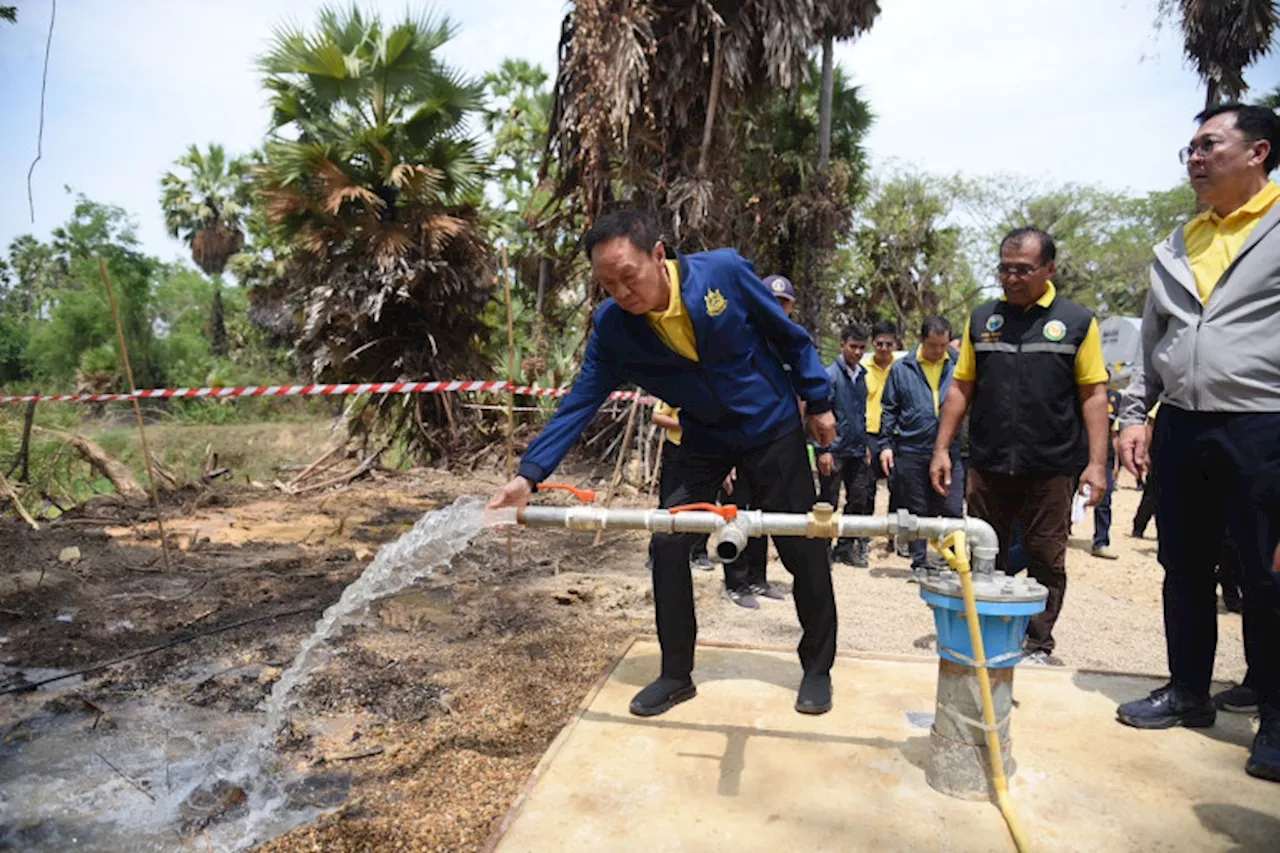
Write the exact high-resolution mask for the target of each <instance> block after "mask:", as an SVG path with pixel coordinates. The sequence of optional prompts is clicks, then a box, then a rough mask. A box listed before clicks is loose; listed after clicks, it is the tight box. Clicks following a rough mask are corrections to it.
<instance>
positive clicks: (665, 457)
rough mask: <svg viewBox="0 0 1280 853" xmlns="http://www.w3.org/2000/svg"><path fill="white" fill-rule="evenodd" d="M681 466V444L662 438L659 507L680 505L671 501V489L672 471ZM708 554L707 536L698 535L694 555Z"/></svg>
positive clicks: (651, 545)
mask: <svg viewBox="0 0 1280 853" xmlns="http://www.w3.org/2000/svg"><path fill="white" fill-rule="evenodd" d="M679 467H680V445H678V444H673V443H672V442H670V441H668V440H667V439H665V438H664V439H663V440H662V467H661V468H659V469H658V508H659V509H667V508H668V507H673V506H679V504H673V503H671V490H672V489H673V488H675V484H676V481H675V480H673V479H672V477H671V476H670V474H669V473H668V472H670V471H671V470H673V469H676V468H679ZM706 554H707V537H706V534H702V535H701V536H699V537H698V541H697V542H696V543H695V544H694V546H693V556H695V557H698V556H704V557H705V556H706ZM649 559H650V560H652V559H653V543H652V542H650V543H649Z"/></svg>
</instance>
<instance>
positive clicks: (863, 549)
mask: <svg viewBox="0 0 1280 853" xmlns="http://www.w3.org/2000/svg"><path fill="white" fill-rule="evenodd" d="M869 550H871V546H870V545H869V544H868V543H867V542H863V541H859V542H855V543H854V545H853V559H852V560H850V561H849V562H850V564H851V565H852V566H853V567H854V568H855V569H865V568H867V567H868V566H870V565H871V561H870V560H869V559H868V555H867V552H868V551H869Z"/></svg>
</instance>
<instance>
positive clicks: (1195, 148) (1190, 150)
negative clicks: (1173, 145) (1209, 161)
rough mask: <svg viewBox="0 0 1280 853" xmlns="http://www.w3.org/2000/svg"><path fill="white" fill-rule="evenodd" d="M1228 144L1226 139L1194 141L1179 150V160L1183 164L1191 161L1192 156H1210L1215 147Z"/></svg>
mask: <svg viewBox="0 0 1280 853" xmlns="http://www.w3.org/2000/svg"><path fill="white" fill-rule="evenodd" d="M1226 144H1227V140H1225V139H1201V140H1200V141H1199V142H1192V143H1191V144H1190V145H1188V146H1187V147H1186V148H1183V149H1182V150H1181V151H1179V152H1178V161H1179V162H1180V163H1182V165H1184V166H1185V165H1187V164H1188V163H1190V162H1191V158H1192V157H1194V156H1196V155H1197V154H1199V155H1200V156H1201V157H1208V156H1209V152H1210V151H1212V150H1213V149H1215V148H1220V147H1222V146H1223V145H1226Z"/></svg>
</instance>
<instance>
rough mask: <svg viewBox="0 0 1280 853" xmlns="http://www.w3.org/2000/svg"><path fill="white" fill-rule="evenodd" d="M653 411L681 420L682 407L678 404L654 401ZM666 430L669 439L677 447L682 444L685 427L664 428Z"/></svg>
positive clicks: (656, 413)
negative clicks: (672, 404)
mask: <svg viewBox="0 0 1280 853" xmlns="http://www.w3.org/2000/svg"><path fill="white" fill-rule="evenodd" d="M653 413H654V414H655V415H666V416H667V417H669V418H675V419H676V420H680V408H679V407H678V406H671V405H668V404H667V403H665V402H664V401H662V400H659V401H658V402H657V403H654V405H653ZM664 432H666V434H667V441H669V442H671V443H672V444H674V445H676V446H677V447H679V446H680V439H682V438H684V428H683V427H677V428H676V429H668V430H664Z"/></svg>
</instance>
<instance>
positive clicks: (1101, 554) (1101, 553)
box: [1089, 545, 1120, 560]
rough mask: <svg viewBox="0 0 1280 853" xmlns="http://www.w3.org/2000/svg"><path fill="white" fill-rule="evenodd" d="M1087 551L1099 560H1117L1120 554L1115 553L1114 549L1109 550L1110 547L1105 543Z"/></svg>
mask: <svg viewBox="0 0 1280 853" xmlns="http://www.w3.org/2000/svg"><path fill="white" fill-rule="evenodd" d="M1089 553H1090V554H1092V555H1093V556H1095V557H1097V558H1098V559H1099V560H1118V559H1120V555H1119V554H1117V553H1116V552H1115V551H1113V550H1111V549H1110V548H1108V547H1107V546H1106V545H1103V546H1102V547H1100V548H1094V549H1093V550H1092V551H1090V552H1089Z"/></svg>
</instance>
